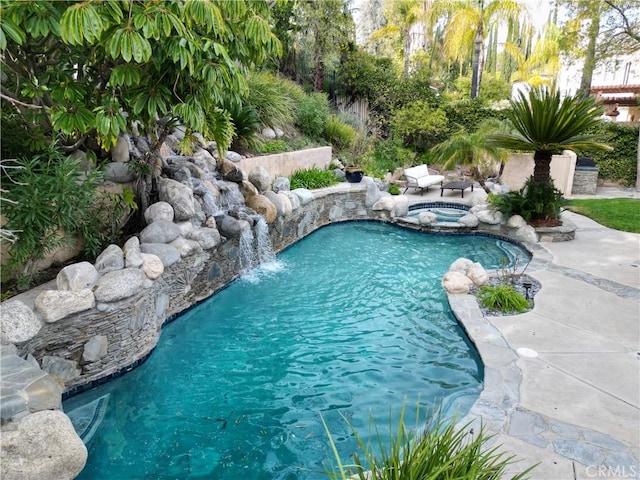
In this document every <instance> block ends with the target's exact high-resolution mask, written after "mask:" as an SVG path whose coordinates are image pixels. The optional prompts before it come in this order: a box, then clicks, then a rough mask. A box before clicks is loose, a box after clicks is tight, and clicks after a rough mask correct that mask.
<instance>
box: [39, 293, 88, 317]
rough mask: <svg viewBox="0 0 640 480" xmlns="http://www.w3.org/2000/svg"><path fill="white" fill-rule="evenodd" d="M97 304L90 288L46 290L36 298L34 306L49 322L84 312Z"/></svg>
mask: <svg viewBox="0 0 640 480" xmlns="http://www.w3.org/2000/svg"><path fill="white" fill-rule="evenodd" d="M95 305H96V301H95V298H94V297H93V293H92V292H91V290H90V289H88V288H85V289H84V290H78V291H71V290H44V291H42V292H41V293H40V294H39V295H38V296H37V297H36V299H35V301H34V306H35V308H36V310H37V311H38V313H40V315H42V318H43V319H44V321H45V322H47V323H53V322H57V321H58V320H61V319H63V318H65V317H68V316H69V315H71V314H74V313H78V312H84V311H85V310H89V309H90V308H93V307H94V306H95Z"/></svg>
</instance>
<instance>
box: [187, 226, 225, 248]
mask: <svg viewBox="0 0 640 480" xmlns="http://www.w3.org/2000/svg"><path fill="white" fill-rule="evenodd" d="M186 236H187V238H188V239H190V240H195V241H196V242H198V244H200V248H202V249H203V250H209V249H211V248H214V247H217V246H218V245H220V242H221V241H222V239H221V237H220V232H218V229H217V228H207V227H201V228H196V229H194V230H193V231H191V232H189V233H188V234H187V235H186Z"/></svg>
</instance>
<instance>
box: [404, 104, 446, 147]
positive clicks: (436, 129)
mask: <svg viewBox="0 0 640 480" xmlns="http://www.w3.org/2000/svg"><path fill="white" fill-rule="evenodd" d="M393 129H394V132H396V133H397V134H398V135H400V136H401V137H402V139H403V141H404V144H405V145H411V146H413V147H414V148H416V149H419V150H426V149H429V148H431V147H433V146H434V145H436V144H438V143H440V142H441V141H443V140H444V139H445V138H446V135H447V134H448V133H449V130H448V127H447V114H446V113H445V112H444V110H441V109H439V108H435V109H434V108H431V107H430V106H429V104H427V103H426V102H423V101H417V102H413V103H411V104H409V105H408V106H406V107H403V108H401V109H400V110H398V111H397V112H396V115H395V117H394V121H393Z"/></svg>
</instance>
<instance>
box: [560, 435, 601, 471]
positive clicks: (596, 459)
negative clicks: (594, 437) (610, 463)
mask: <svg viewBox="0 0 640 480" xmlns="http://www.w3.org/2000/svg"><path fill="white" fill-rule="evenodd" d="M552 443H553V450H554V451H555V452H556V453H557V454H559V455H563V456H565V457H567V458H570V459H571V460H575V461H576V462H579V463H582V464H583V465H600V464H602V462H603V461H604V459H605V454H604V452H603V451H602V450H601V449H600V448H598V447H596V446H594V445H589V444H587V443H582V442H580V441H578V440H566V439H561V440H554V441H553V442H552Z"/></svg>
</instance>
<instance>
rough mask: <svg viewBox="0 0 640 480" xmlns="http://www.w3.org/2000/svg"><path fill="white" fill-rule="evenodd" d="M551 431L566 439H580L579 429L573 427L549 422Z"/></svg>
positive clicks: (552, 421) (553, 421)
mask: <svg viewBox="0 0 640 480" xmlns="http://www.w3.org/2000/svg"><path fill="white" fill-rule="evenodd" d="M549 426H550V427H551V431H552V432H554V433H556V434H558V435H560V436H561V437H564V438H567V439H573V440H578V439H579V438H580V429H579V428H578V427H576V426H574V425H569V424H567V423H561V422H557V421H555V420H549Z"/></svg>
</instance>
